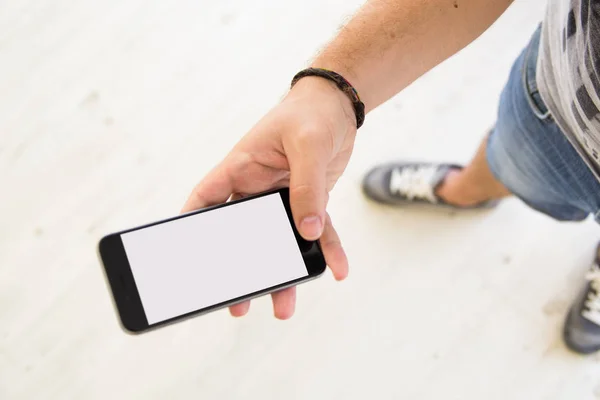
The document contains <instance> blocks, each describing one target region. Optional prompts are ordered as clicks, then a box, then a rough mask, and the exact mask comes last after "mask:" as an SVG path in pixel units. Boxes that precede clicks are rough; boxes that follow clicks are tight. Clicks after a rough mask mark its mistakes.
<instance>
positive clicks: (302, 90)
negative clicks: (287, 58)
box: [288, 76, 356, 129]
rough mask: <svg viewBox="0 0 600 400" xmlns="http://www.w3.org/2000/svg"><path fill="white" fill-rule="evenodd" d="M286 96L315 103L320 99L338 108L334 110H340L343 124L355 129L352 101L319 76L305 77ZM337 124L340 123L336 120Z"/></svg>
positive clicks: (333, 84)
mask: <svg viewBox="0 0 600 400" xmlns="http://www.w3.org/2000/svg"><path fill="white" fill-rule="evenodd" d="M288 96H291V97H307V98H308V99H310V100H311V101H317V102H318V101H321V99H322V100H323V101H327V102H330V103H333V104H335V105H336V106H338V107H336V108H338V109H339V110H340V113H339V118H342V119H343V123H344V124H346V125H348V127H353V128H354V129H356V114H355V111H354V106H353V104H352V101H351V100H350V98H348V95H346V93H344V92H343V91H341V90H340V89H339V88H338V87H337V85H336V84H335V83H334V82H332V81H330V80H328V79H325V78H322V77H319V76H305V77H303V78H301V79H300V80H298V82H296V84H295V85H294V86H293V87H292V88H291V89H290V92H289V94H288ZM339 118H338V119H339ZM338 122H342V121H339V120H338Z"/></svg>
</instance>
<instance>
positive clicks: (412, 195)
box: [390, 166, 438, 203]
mask: <svg viewBox="0 0 600 400" xmlns="http://www.w3.org/2000/svg"><path fill="white" fill-rule="evenodd" d="M437 172H438V170H437V167H435V166H431V167H429V166H427V167H414V168H402V169H399V168H394V170H393V171H392V176H391V179H390V192H391V193H392V194H400V195H402V196H404V197H406V198H407V199H409V200H413V199H424V200H428V201H430V202H432V203H437V201H438V200H437V197H436V196H435V194H434V193H433V187H432V186H431V182H432V180H433V177H434V175H435V174H436V173H437Z"/></svg>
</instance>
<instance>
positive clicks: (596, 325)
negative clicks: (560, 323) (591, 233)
mask: <svg viewBox="0 0 600 400" xmlns="http://www.w3.org/2000/svg"><path fill="white" fill-rule="evenodd" d="M586 280H587V284H586V285H585V288H584V289H583V290H582V291H581V293H580V294H579V296H578V297H577V299H576V300H575V303H574V304H573V306H572V307H571V310H570V311H569V315H568V316H567V320H566V322H565V328H564V339H565V343H566V345H567V347H568V348H570V349H571V350H573V351H575V352H577V353H580V354H591V353H595V352H596V351H599V350H600V245H599V246H598V249H597V250H596V260H595V261H594V264H593V265H592V268H591V269H590V271H589V272H588V274H587V275H586Z"/></svg>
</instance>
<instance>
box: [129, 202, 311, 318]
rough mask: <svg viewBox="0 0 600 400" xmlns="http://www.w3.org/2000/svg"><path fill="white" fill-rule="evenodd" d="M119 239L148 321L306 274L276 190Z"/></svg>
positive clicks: (192, 309) (134, 232)
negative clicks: (273, 192)
mask: <svg viewBox="0 0 600 400" xmlns="http://www.w3.org/2000/svg"><path fill="white" fill-rule="evenodd" d="M121 239H122V240H123V246H124V247H125V253H126V254H127V259H128V260H129V265H130V266H131V270H132V272H133V277H134V280H135V283H136V285H137V288H138V291H139V294H140V298H141V300H142V305H143V307H144V312H145V313H146V318H147V319H148V323H149V324H154V323H157V322H160V321H164V320H167V319H170V318H173V317H176V316H179V315H183V314H186V313H188V312H192V311H196V310H199V309H201V308H204V307H207V306H210V305H214V304H218V303H221V302H223V301H227V300H231V299H234V298H236V297H240V296H243V295H247V294H250V293H253V292H256V291H258V290H262V289H265V288H269V287H272V286H275V285H279V284H281V283H285V282H289V281H291V280H294V279H298V278H301V277H304V276H307V275H308V272H307V270H306V267H305V265H304V260H303V259H302V255H301V253H300V249H299V248H298V244H297V242H296V238H295V237H294V232H293V231H292V227H291V225H290V220H289V219H288V216H287V213H286V211H285V207H284V205H283V202H282V200H281V197H280V195H279V194H278V193H275V194H271V195H267V196H264V197H259V198H257V199H253V200H249V201H245V202H242V203H238V204H235V205H232V206H228V207H222V208H219V209H216V210H212V211H207V212H204V213H200V214H196V215H191V216H188V217H185V218H181V219H177V220H174V221H170V222H165V223H162V224H159V225H154V226H151V227H148V228H144V229H140V230H136V231H132V232H128V233H124V234H122V235H121Z"/></svg>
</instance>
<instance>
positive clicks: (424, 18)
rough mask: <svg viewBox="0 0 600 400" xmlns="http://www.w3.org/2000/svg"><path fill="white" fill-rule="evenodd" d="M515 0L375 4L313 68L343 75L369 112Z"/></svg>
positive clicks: (411, 0) (371, 3)
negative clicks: (325, 69) (354, 88)
mask: <svg viewBox="0 0 600 400" xmlns="http://www.w3.org/2000/svg"><path fill="white" fill-rule="evenodd" d="M510 3H511V0H371V1H369V2H367V3H366V4H365V5H364V6H363V7H362V8H361V10H360V11H359V12H358V13H357V14H356V16H354V18H352V20H351V21H350V22H349V23H348V24H347V25H346V26H344V27H343V28H342V29H341V31H340V33H339V34H338V35H337V37H335V39H334V40H333V41H332V42H331V43H330V44H329V45H328V46H327V47H326V48H325V49H324V50H323V51H322V52H321V53H320V54H319V55H318V57H317V58H316V59H315V61H314V62H313V64H312V66H313V67H320V68H327V69H331V70H333V71H336V72H338V73H340V74H342V75H343V76H344V77H346V79H348V80H349V81H350V82H351V83H352V84H353V85H354V86H355V87H356V89H357V90H358V93H359V94H360V96H361V99H362V100H363V102H364V103H365V106H366V110H367V111H370V110H372V109H374V108H375V107H377V106H378V105H380V104H381V103H383V102H385V101H386V100H388V99H389V98H390V97H392V96H394V95H395V94H396V93H398V92H399V91H401V90H402V89H403V88H405V87H406V86H408V85H409V84H410V83H412V82H413V81H414V80H415V79H417V78H418V77H419V76H421V75H423V74H424V73H425V72H427V71H428V70H430V69H431V68H433V67H434V66H436V65H437V64H439V63H440V62H442V61H443V60H445V59H446V58H448V57H450V56H451V55H453V54H454V53H456V52H458V51H459V50H460V49H462V48H463V47H465V46H466V45H467V44H469V43H471V42H472V41H473V40H474V39H475V38H477V37H478V36H479V35H480V34H481V33H483V32H484V31H485V30H486V29H487V28H488V27H489V26H490V25H491V24H492V23H493V22H494V21H495V20H496V19H497V18H498V17H499V16H500V15H501V14H502V13H503V12H504V10H506V8H507V7H508V6H509V4H510Z"/></svg>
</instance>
